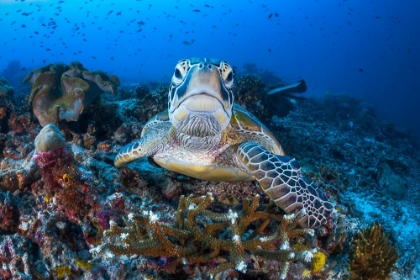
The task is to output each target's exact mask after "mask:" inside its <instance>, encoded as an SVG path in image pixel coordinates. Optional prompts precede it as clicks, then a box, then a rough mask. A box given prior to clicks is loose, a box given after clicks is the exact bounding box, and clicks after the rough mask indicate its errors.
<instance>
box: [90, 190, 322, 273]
mask: <svg viewBox="0 0 420 280" xmlns="http://www.w3.org/2000/svg"><path fill="white" fill-rule="evenodd" d="M259 199H260V198H259V196H256V197H254V198H253V200H252V201H251V200H245V201H244V202H243V204H242V207H243V208H242V211H240V212H239V213H235V212H233V211H231V210H229V211H228V212H227V213H216V212H212V211H209V210H207V208H208V207H209V206H210V205H211V202H212V200H213V197H212V195H211V194H210V193H209V194H207V195H206V196H203V197H198V198H193V197H192V196H190V197H187V198H186V197H184V196H181V198H180V202H179V206H178V209H177V211H176V218H175V221H174V224H173V225H170V224H167V223H161V222H159V217H158V216H157V215H156V214H154V213H153V212H151V211H149V212H147V211H145V212H144V213H143V214H130V216H129V218H128V221H127V224H126V226H125V227H120V226H118V225H117V224H116V223H114V222H111V224H110V226H111V227H110V229H109V230H107V231H105V232H104V236H105V243H104V244H103V245H101V246H100V247H98V248H96V249H94V250H93V251H94V252H97V253H99V252H100V251H107V250H109V251H111V252H112V253H114V254H117V255H123V254H128V255H134V254H141V255H148V256H152V257H165V258H167V261H166V262H165V265H164V266H162V267H161V270H165V271H168V272H171V273H174V272H175V271H176V268H177V267H178V266H179V265H181V264H183V265H184V266H185V265H193V266H194V265H198V264H200V263H211V262H212V261H213V260H214V259H215V258H217V257H218V256H222V255H224V256H225V258H227V260H226V262H224V263H223V264H219V265H218V266H216V267H215V268H213V269H211V270H210V271H209V272H208V274H209V275H216V274H218V273H222V272H224V271H226V270H228V269H236V270H237V271H239V272H242V273H245V272H246V270H247V266H248V264H247V262H246V254H247V253H246V252H249V253H250V254H253V255H255V256H259V257H262V258H264V259H266V260H271V259H274V260H282V261H283V271H282V273H281V277H280V278H281V279H285V277H286V275H287V270H288V268H289V264H290V261H295V260H301V261H308V260H309V261H310V260H311V257H310V256H312V254H313V253H314V252H316V248H312V249H306V250H302V251H300V252H298V251H295V250H293V247H291V246H290V242H297V241H296V240H300V241H301V242H302V240H304V239H303V237H304V236H305V235H313V230H311V229H299V228H296V226H297V225H298V221H299V219H300V216H299V214H298V215H283V214H273V213H270V212H268V211H257V208H258V205H259V203H258V202H259ZM301 214H302V213H301ZM256 221H261V223H260V225H259V226H256V225H255V222H256ZM271 221H277V222H279V224H278V227H277V228H276V229H275V230H274V232H272V233H271V234H268V235H266V236H264V237H261V236H259V233H261V232H262V231H263V230H264V229H265V228H266V226H267V225H268V224H269V223H270V222H271ZM251 225H253V226H254V227H252V228H255V231H254V232H252V233H251V234H250V233H249V229H250V226H251ZM279 246H280V248H278V247H279ZM315 254H316V253H315ZM323 256H325V255H323ZM325 259H326V258H321V257H319V258H318V259H316V261H315V264H313V266H316V268H314V271H315V269H316V272H318V271H319V270H321V266H322V267H323V266H324V264H325Z"/></svg>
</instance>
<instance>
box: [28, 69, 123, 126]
mask: <svg viewBox="0 0 420 280" xmlns="http://www.w3.org/2000/svg"><path fill="white" fill-rule="evenodd" d="M23 81H24V82H30V83H31V84H32V91H31V95H30V96H29V98H28V102H29V104H30V105H32V109H33V112H34V114H35V116H36V117H37V119H38V121H39V123H40V124H41V125H42V126H45V125H46V124H49V123H52V124H55V125H57V124H58V122H59V121H61V120H67V121H77V120H78V118H79V116H80V114H81V113H82V112H83V110H84V109H85V108H86V106H87V105H89V104H90V103H91V102H92V101H93V100H94V99H95V98H96V97H98V96H99V95H100V94H101V93H102V92H112V93H113V94H117V87H118V86H119V85H120V82H119V80H118V78H117V77H116V76H112V75H111V76H108V75H106V74H105V73H103V72H101V71H95V72H88V71H87V70H86V69H85V68H84V67H83V65H82V64H81V63H79V62H72V63H71V64H70V65H69V66H67V65H64V64H60V63H58V64H49V65H47V66H45V67H41V68H38V69H36V70H33V71H32V72H30V73H29V74H28V75H27V76H26V77H25V78H24V79H23Z"/></svg>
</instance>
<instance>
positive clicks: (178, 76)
mask: <svg viewBox="0 0 420 280" xmlns="http://www.w3.org/2000/svg"><path fill="white" fill-rule="evenodd" d="M174 75H175V77H176V78H177V79H180V80H181V79H182V75H181V71H179V69H175V74H174Z"/></svg>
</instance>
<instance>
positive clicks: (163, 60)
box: [0, 0, 420, 136]
mask: <svg viewBox="0 0 420 280" xmlns="http://www.w3.org/2000/svg"><path fill="white" fill-rule="evenodd" d="M419 10H420V2H419V1H414V0H401V1H393V0H387V1H386V0H370V1H367V0H358V1H356V0H354V1H346V0H343V1H328V0H307V1H279V0H266V1H257V0H244V1H240V0H231V1H223V0H212V1H209V0H206V1H202V0H195V1H181V0H178V1H176V0H160V1H157V0H137V1H136V0H119V1H117V0H114V1H108V0H106V1H105V0H80V1H79V0H71V1H70V0H60V1H58V0H56V1H48V0H43V1H29V0H19V1H17V0H1V1H0V30H1V39H0V46H1V47H0V71H1V72H0V75H2V76H6V78H8V80H9V82H10V83H11V84H12V85H14V86H15V85H16V83H19V82H20V80H21V78H22V77H24V76H25V75H26V74H27V73H28V72H29V71H31V70H32V69H34V68H37V67H40V66H44V65H46V64H48V63H54V62H63V63H66V64H68V63H70V62H72V61H75V60H76V61H79V62H82V63H83V64H84V66H85V67H86V68H88V69H90V70H96V69H100V70H104V71H106V72H107V73H113V74H116V75H118V76H119V77H120V78H121V80H122V81H126V82H147V81H159V82H169V80H170V77H171V75H172V72H173V68H174V66H175V64H176V62H177V61H178V60H179V59H181V58H184V57H213V58H220V59H224V60H227V61H229V62H230V63H231V64H232V65H234V66H236V67H238V69H241V68H242V67H243V65H244V64H245V63H254V64H255V65H256V66H257V67H258V68H261V69H267V70H270V71H272V72H273V73H275V74H276V75H278V76H280V77H282V78H284V79H286V80H287V81H290V82H295V81H297V80H299V79H301V78H304V79H305V80H306V81H307V83H308V92H307V93H306V94H307V95H309V96H323V95H325V94H349V95H352V96H355V97H360V98H363V99H366V100H367V101H368V102H370V103H372V104H373V105H374V106H375V108H376V112H377V114H378V116H379V117H380V118H382V119H387V120H391V121H393V122H395V123H396V124H397V125H400V126H405V127H408V128H409V129H411V130H412V131H413V133H414V134H416V135H418V136H420V122H419V119H420V110H418V106H419V104H420V97H419V95H418V93H419V92H420V79H419V62H420V53H419V52H420V51H419V50H420V44H419V40H420V36H419V35H420V28H419V27H420V22H419V18H418V11H419ZM11 61H15V63H14V64H13V63H12V64H11ZM16 61H17V62H16ZM8 67H9V68H8ZM14 68H16V69H14ZM3 69H7V70H6V71H3ZM11 74H13V75H12V77H8V76H7V75H11ZM16 77H18V78H16ZM355 125H357V124H355Z"/></svg>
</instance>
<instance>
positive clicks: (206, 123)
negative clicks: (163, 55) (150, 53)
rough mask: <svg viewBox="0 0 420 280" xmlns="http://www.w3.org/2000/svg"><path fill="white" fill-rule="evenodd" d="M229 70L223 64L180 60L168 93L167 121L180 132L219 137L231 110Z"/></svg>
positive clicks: (199, 60)
mask: <svg viewBox="0 0 420 280" xmlns="http://www.w3.org/2000/svg"><path fill="white" fill-rule="evenodd" d="M233 76H234V72H233V69H232V67H231V66H230V65H229V64H228V63H227V62H226V61H223V60H215V59H198V58H191V59H182V60H180V61H179V62H178V64H177V65H176V67H175V72H174V74H173V76H172V81H171V87H170V89H169V102H168V103H169V104H168V107H169V110H168V111H169V119H170V121H171V122H172V125H173V126H174V127H175V129H176V130H177V131H179V132H182V133H184V134H187V135H190V136H195V137H205V136H213V135H216V134H220V132H221V131H222V130H224V129H225V128H226V127H227V125H228V124H229V122H230V118H231V116H232V108H233V92H232V87H233Z"/></svg>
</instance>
